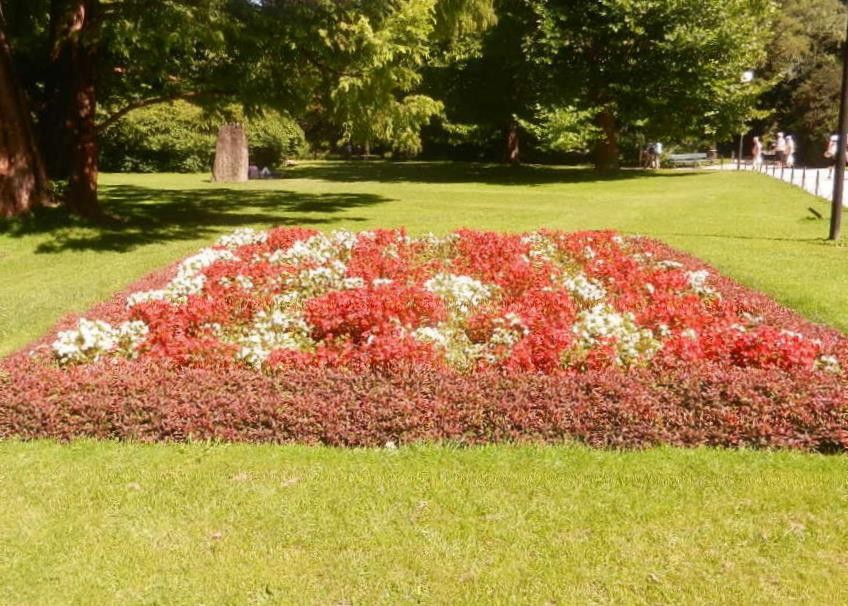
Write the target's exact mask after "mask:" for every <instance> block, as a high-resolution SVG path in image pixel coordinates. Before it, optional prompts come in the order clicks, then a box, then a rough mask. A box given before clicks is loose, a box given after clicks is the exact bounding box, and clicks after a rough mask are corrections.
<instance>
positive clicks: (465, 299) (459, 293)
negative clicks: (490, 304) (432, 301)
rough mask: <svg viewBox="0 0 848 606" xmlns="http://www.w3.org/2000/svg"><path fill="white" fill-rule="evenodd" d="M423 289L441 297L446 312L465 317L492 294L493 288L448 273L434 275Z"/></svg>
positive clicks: (470, 278)
mask: <svg viewBox="0 0 848 606" xmlns="http://www.w3.org/2000/svg"><path fill="white" fill-rule="evenodd" d="M424 288H425V289H427V290H428V291H430V292H431V293H434V294H437V295H439V296H440V297H442V298H443V299H444V300H445V304H446V305H447V307H448V310H449V311H450V312H451V313H453V314H455V315H459V316H465V315H467V314H468V313H469V312H470V311H471V310H472V309H474V308H475V307H477V306H479V305H481V304H482V303H484V302H485V301H487V300H488V299H489V298H490V297H491V296H492V295H493V294H494V287H493V286H487V285H485V284H483V283H482V282H480V281H479V280H475V279H474V278H472V277H470V276H460V275H457V274H449V273H439V274H436V275H435V276H433V277H432V278H430V279H429V280H427V281H426V282H425V283H424Z"/></svg>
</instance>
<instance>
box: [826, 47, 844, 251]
mask: <svg viewBox="0 0 848 606" xmlns="http://www.w3.org/2000/svg"><path fill="white" fill-rule="evenodd" d="M839 98H840V101H839V130H837V131H836V132H837V133H838V135H839V141H838V143H837V145H836V157H835V158H834V159H833V161H834V162H836V166H834V169H833V204H832V205H831V207H830V234H829V235H828V240H838V239H839V234H840V232H841V231H842V192H843V191H844V188H845V132H846V131H848V108H846V105H848V39H846V40H845V42H843V43H842V91H841V94H840V96H839Z"/></svg>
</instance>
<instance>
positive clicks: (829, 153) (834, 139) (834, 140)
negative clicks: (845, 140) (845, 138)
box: [824, 135, 839, 179]
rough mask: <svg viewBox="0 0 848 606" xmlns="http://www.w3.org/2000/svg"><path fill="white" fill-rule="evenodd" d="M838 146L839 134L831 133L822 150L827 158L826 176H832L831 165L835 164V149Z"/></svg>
mask: <svg viewBox="0 0 848 606" xmlns="http://www.w3.org/2000/svg"><path fill="white" fill-rule="evenodd" d="M838 146H839V135H831V136H830V139H828V140H827V147H826V148H825V150H824V157H825V158H827V160H828V166H827V178H828V179H830V178H831V177H832V176H833V167H834V166H836V151H837V149H838Z"/></svg>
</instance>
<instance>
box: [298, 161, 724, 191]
mask: <svg viewBox="0 0 848 606" xmlns="http://www.w3.org/2000/svg"><path fill="white" fill-rule="evenodd" d="M695 174H699V175H704V174H707V171H700V172H697V171H682V170H681V171H659V172H654V171H645V170H621V171H618V172H610V173H600V172H597V171H595V170H592V169H589V168H574V167H567V166H542V165H529V164H522V165H518V166H509V165H505V164H482V163H471V162H387V161H384V160H374V161H363V160H359V161H325V162H321V163H320V164H318V163H316V164H303V165H301V166H296V167H294V168H290V169H287V170H286V175H287V176H289V177H292V178H299V179H318V180H323V181H338V182H342V183H353V182H357V181H378V182H386V183H392V182H408V183H485V184H487V185H523V186H533V185H545V184H549V183H563V184H567V183H595V182H606V181H623V180H630V179H645V178H674V177H687V176H691V175H695ZM709 174H712V173H709Z"/></svg>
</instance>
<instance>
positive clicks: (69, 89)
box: [38, 0, 77, 179]
mask: <svg viewBox="0 0 848 606" xmlns="http://www.w3.org/2000/svg"><path fill="white" fill-rule="evenodd" d="M71 8H72V7H71V6H70V3H69V2H68V0H51V2H50V40H49V44H50V46H49V48H50V63H49V65H48V67H47V71H46V73H45V78H44V103H43V105H42V107H41V108H40V111H39V116H38V135H39V141H40V143H41V150H42V156H43V158H44V165H45V168H46V169H47V174H48V176H49V177H50V178H51V179H67V178H68V177H69V176H70V158H71V148H70V141H69V139H70V137H69V128H70V125H71V124H73V120H71V119H70V116H71V111H72V103H71V102H72V100H73V84H72V80H71V76H72V71H71V57H70V47H69V45H68V42H69V38H68V32H69V31H70V30H71V29H72V28H73V27H74V22H73V19H74V17H75V16H76V14H77V13H75V12H71Z"/></svg>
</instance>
